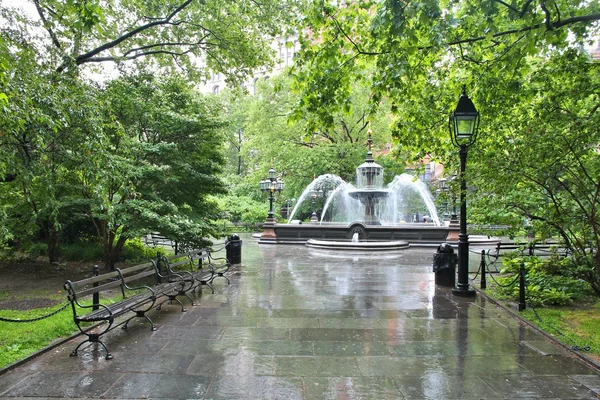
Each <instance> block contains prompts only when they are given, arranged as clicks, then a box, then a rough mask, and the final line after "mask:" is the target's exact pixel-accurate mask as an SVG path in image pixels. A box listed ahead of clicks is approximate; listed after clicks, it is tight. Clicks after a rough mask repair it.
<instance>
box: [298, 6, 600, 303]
mask: <svg viewBox="0 0 600 400" xmlns="http://www.w3.org/2000/svg"><path fill="white" fill-rule="evenodd" d="M599 9H600V2H599V1H597V0H594V1H591V2H581V1H578V0H560V1H555V2H553V7H552V9H550V8H547V7H546V5H545V3H544V2H537V3H536V2H524V3H523V5H520V4H518V3H516V2H512V3H511V2H502V1H494V2H475V1H460V2H456V1H441V2H440V1H434V0H427V1H421V2H398V1H381V2H372V1H358V2H351V3H350V4H346V3H344V6H340V5H339V4H338V2H335V1H318V2H317V1H315V2H314V3H313V7H312V9H311V12H310V13H308V14H307V16H306V18H305V23H306V24H307V25H308V26H309V27H310V29H308V30H307V31H306V34H305V35H304V36H303V37H302V38H301V43H302V50H301V52H300V56H299V61H298V63H297V68H296V69H295V71H294V74H293V76H294V78H295V85H296V87H297V88H298V90H299V91H300V99H299V101H298V103H297V104H298V106H297V108H296V112H295V114H296V118H298V119H301V118H307V119H308V122H307V126H309V127H314V126H318V127H319V128H323V127H330V126H332V125H333V122H334V120H333V119H332V118H331V114H332V113H335V112H338V111H340V110H342V109H343V108H344V104H347V103H348V102H349V101H350V100H351V98H352V96H351V87H352V86H353V85H354V84H355V82H357V81H362V82H365V83H366V84H367V85H368V86H369V93H370V95H369V97H370V104H371V107H370V108H369V110H370V112H371V113H373V112H374V110H377V109H378V107H379V106H380V104H382V101H385V102H386V104H389V105H390V106H389V107H390V113H391V115H392V116H393V124H392V133H393V135H394V136H395V138H396V139H397V141H398V144H399V147H401V149H402V153H403V154H407V155H408V158H409V160H412V161H417V160H419V159H421V158H423V157H424V156H425V155H426V154H429V155H430V156H432V157H433V158H434V159H436V160H439V161H440V162H441V163H442V164H443V165H444V166H445V169H446V171H447V175H448V176H450V175H452V173H453V172H455V171H456V170H457V169H458V157H457V149H456V148H455V147H454V146H453V145H452V143H451V140H450V134H449V130H448V115H449V113H450V112H451V111H452V110H453V109H454V108H455V107H456V101H457V98H458V95H459V93H460V87H461V86H463V85H465V86H466V87H467V92H468V94H469V96H470V97H471V98H472V99H473V101H474V103H475V104H476V107H477V109H478V111H479V112H480V115H481V125H480V131H479V136H478V139H477V143H475V145H474V146H472V147H471V148H470V149H469V156H468V166H467V172H466V179H467V182H468V184H469V186H470V187H474V188H477V192H476V193H477V195H475V194H471V193H472V192H469V195H468V198H469V200H468V201H469V218H470V221H469V223H473V224H479V225H490V224H492V225H504V226H507V227H508V229H507V230H506V231H505V233H506V234H509V235H511V236H513V235H516V234H518V233H519V232H520V231H521V230H522V229H523V223H524V221H525V220H526V219H527V220H529V221H530V223H531V226H532V227H533V228H534V229H535V232H536V236H537V237H538V238H545V237H555V236H557V235H558V236H560V239H561V241H562V242H563V245H564V246H566V247H567V248H568V249H569V250H571V251H572V253H573V254H574V255H576V256H575V257H576V259H577V261H576V262H575V263H574V264H573V265H572V266H571V267H570V268H569V269H570V270H572V272H578V277H579V278H581V279H585V280H586V281H587V282H588V283H589V284H590V286H591V287H592V288H593V289H594V290H595V292H596V293H598V294H600V256H598V255H597V254H599V251H598V250H599V249H600V235H599V232H600V217H599V214H598V213H597V210H598V209H600V182H599V181H598V179H597V177H598V176H599V171H600V154H599V153H598V152H597V146H598V137H600V133H599V129H600V113H599V112H598V110H599V107H598V96H597V93H598V85H599V83H600V81H599V76H600V74H598V68H599V65H600V64H599V63H598V62H597V61H593V60H590V57H589V55H588V54H587V52H586V51H585V50H584V48H585V46H590V45H592V44H593V38H595V37H597V35H598V30H599V26H600V25H598V23H597V21H598V20H599V19H600V16H599V15H600V14H599V13H598V10H599ZM567 15H568V16H569V17H566V16H567ZM315 32H318V35H319V36H318V38H319V40H314V37H315ZM372 66H375V69H374V70H373V73H372V74H370V75H366V76H368V79H366V78H365V71H369V70H370V69H369V68H372ZM370 117H372V114H371V115H367V116H366V118H367V119H368V118H370ZM589 255H595V257H594V256H589ZM582 265H585V267H583V268H581V266H582Z"/></svg>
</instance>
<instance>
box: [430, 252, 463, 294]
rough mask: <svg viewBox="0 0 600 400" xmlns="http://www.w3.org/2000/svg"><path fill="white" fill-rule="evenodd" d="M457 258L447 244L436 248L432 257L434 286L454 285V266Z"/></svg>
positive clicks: (456, 263)
mask: <svg viewBox="0 0 600 400" xmlns="http://www.w3.org/2000/svg"><path fill="white" fill-rule="evenodd" d="M457 265H458V256H457V255H456V254H454V249H453V248H452V246H451V245H450V244H449V243H442V244H440V245H439V246H438V248H437V252H436V253H435V254H434V255H433V272H434V273H435V284H436V285H440V286H447V287H454V286H455V284H456V266H457Z"/></svg>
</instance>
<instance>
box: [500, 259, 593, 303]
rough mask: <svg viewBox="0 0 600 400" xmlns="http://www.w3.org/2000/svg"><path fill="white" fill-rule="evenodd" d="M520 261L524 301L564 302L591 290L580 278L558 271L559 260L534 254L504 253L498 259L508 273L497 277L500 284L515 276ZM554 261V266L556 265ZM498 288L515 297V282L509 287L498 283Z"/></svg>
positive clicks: (512, 279) (511, 279)
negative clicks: (512, 254)
mask: <svg viewBox="0 0 600 400" xmlns="http://www.w3.org/2000/svg"><path fill="white" fill-rule="evenodd" d="M521 263H523V264H524V266H525V273H526V275H525V282H526V285H527V286H526V296H527V301H529V302H531V303H532V304H533V305H535V306H539V305H566V304H569V303H571V302H573V301H574V300H578V299H581V298H583V297H585V296H587V295H590V294H591V290H590V287H589V285H588V284H587V283H586V282H585V281H583V280H581V279H576V278H573V277H570V276H567V275H566V274H564V273H562V272H563V271H564V269H562V268H560V260H558V258H556V257H550V258H548V259H546V260H542V259H540V258H539V257H536V256H521V255H516V256H512V257H511V256H508V257H506V258H505V259H504V260H503V261H502V271H501V272H503V273H509V274H511V276H510V277H504V278H497V279H496V280H497V281H498V282H499V283H500V284H502V285H508V284H510V283H511V282H513V281H514V280H515V277H516V275H517V274H518V273H519V269H520V265H521ZM557 265H558V266H557ZM498 290H499V292H500V293H501V294H503V295H507V296H509V297H511V298H513V299H515V300H516V299H518V297H519V285H518V282H517V283H516V284H515V285H512V286H510V287H500V288H499V289H498Z"/></svg>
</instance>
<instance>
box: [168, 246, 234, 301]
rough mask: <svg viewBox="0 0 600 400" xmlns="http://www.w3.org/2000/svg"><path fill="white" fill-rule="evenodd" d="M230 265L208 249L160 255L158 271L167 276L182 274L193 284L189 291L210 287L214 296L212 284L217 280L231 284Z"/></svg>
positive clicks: (223, 258)
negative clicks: (220, 279) (229, 276)
mask: <svg viewBox="0 0 600 400" xmlns="http://www.w3.org/2000/svg"><path fill="white" fill-rule="evenodd" d="M230 265H231V264H230V263H229V261H228V260H227V258H225V257H214V256H213V255H212V251H211V250H210V249H207V248H205V249H199V250H193V251H190V252H188V253H185V254H178V255H174V256H170V257H166V256H164V255H162V254H160V253H159V254H158V255H157V261H156V266H157V269H158V270H159V271H161V272H162V273H164V274H166V275H168V274H172V273H174V274H182V276H183V278H184V279H185V280H186V281H187V282H188V283H189V284H191V287H188V288H187V291H194V290H195V289H197V288H200V290H202V287H203V286H208V287H209V288H210V289H211V291H212V293H213V294H214V293H215V289H214V287H213V285H212V283H213V281H214V279H215V278H217V277H222V278H224V279H225V280H226V281H227V284H229V283H230V281H229V278H228V277H227V276H225V273H227V272H228V271H229V267H230ZM182 272H184V273H185V274H183V273H182ZM188 297H189V296H188ZM192 304H193V302H192Z"/></svg>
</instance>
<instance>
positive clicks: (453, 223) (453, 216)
mask: <svg viewBox="0 0 600 400" xmlns="http://www.w3.org/2000/svg"><path fill="white" fill-rule="evenodd" d="M450 181H452V182H454V181H456V174H454V175H452V178H450ZM448 190H450V188H448ZM450 225H451V226H456V225H458V216H457V215H456V190H452V214H451V215H450Z"/></svg>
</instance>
